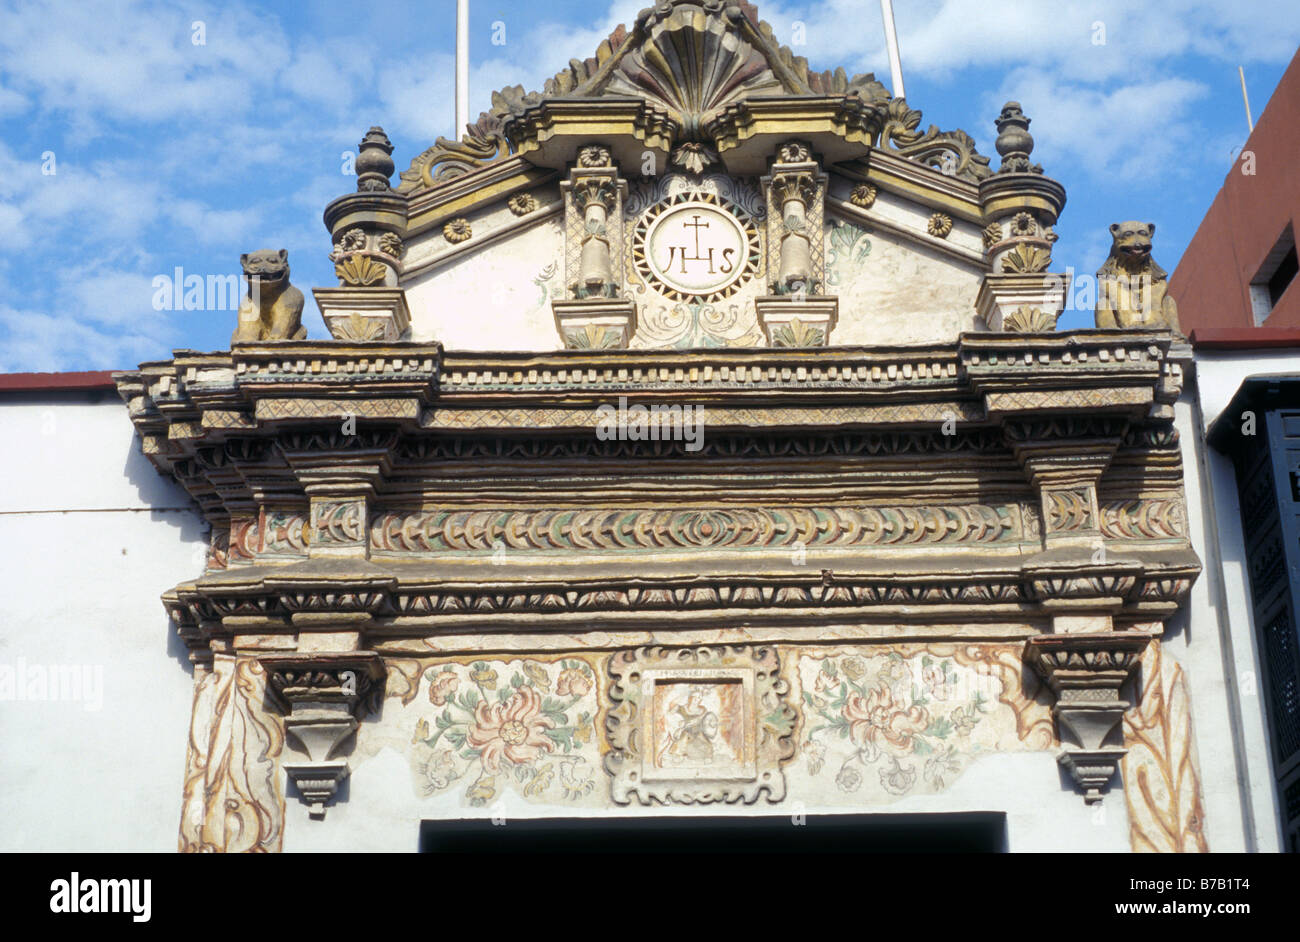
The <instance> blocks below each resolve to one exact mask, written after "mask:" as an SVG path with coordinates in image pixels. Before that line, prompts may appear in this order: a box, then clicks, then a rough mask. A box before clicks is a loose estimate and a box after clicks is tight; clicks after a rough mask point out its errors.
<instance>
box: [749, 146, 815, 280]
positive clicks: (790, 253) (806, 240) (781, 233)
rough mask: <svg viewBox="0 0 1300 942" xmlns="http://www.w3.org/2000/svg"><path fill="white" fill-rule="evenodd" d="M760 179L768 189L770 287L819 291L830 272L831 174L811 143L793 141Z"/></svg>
mask: <svg viewBox="0 0 1300 942" xmlns="http://www.w3.org/2000/svg"><path fill="white" fill-rule="evenodd" d="M760 182H761V183H762V186H763V189H764V191H765V192H766V193H767V272H768V274H767V281H768V288H769V289H770V290H771V292H772V294H774V295H778V296H780V295H787V294H798V295H810V294H819V293H820V292H821V290H822V288H823V286H824V284H825V274H826V273H825V253H824V246H823V240H822V229H823V220H824V219H825V201H826V174H824V173H822V172H821V165H820V164H818V162H817V161H816V160H815V159H813V155H812V151H811V149H810V148H809V147H808V145H807V144H805V143H803V142H801V141H789V142H787V143H785V144H782V145H781V146H780V147H779V148H778V149H777V154H776V158H775V160H774V162H773V163H772V169H771V172H770V173H769V174H768V175H767V176H765V177H763V178H762V180H761V181H760Z"/></svg>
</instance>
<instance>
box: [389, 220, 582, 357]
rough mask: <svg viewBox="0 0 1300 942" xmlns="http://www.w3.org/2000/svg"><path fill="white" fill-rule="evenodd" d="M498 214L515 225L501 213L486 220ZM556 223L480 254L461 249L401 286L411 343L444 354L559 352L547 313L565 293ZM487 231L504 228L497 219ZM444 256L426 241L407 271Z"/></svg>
mask: <svg viewBox="0 0 1300 942" xmlns="http://www.w3.org/2000/svg"><path fill="white" fill-rule="evenodd" d="M502 213H504V214H505V217H506V218H509V219H512V220H514V217H513V216H511V214H510V212H509V210H506V209H505V208H504V207H502V208H499V209H498V210H496V211H495V212H493V213H491V214H488V216H490V217H497V216H500V215H501V214H502ZM559 220H560V217H557V216H551V217H550V218H549V219H546V220H543V221H541V222H539V223H537V224H535V225H530V226H526V227H525V228H522V229H516V230H514V231H512V232H511V233H509V234H508V235H504V236H502V237H501V238H500V239H499V241H496V242H490V243H488V244H486V245H484V246H483V247H481V248H467V249H466V250H465V251H463V252H460V253H457V254H454V255H451V256H450V257H449V258H447V260H446V261H445V262H442V263H441V264H438V265H435V266H433V267H431V268H430V269H428V270H426V271H423V272H421V273H420V274H419V275H417V276H415V277H413V278H412V279H410V280H409V281H407V282H405V283H404V284H403V287H404V288H406V303H407V304H408V305H409V306H410V308H411V339H412V340H418V341H430V340H438V341H441V342H442V344H443V346H444V347H445V348H446V349H448V350H539V351H544V350H559V349H562V348H563V346H564V343H563V341H562V340H561V339H560V333H559V330H558V329H557V328H556V326H555V317H554V315H553V314H552V313H551V298H552V297H553V296H562V292H563V285H564V255H563V252H564V240H563V236H562V233H561V225H560V221H559ZM514 222H516V223H517V222H518V220H514ZM472 223H473V226H474V227H475V228H474V231H475V232H479V231H480V228H482V230H483V231H484V232H487V231H488V230H487V228H486V227H487V226H488V225H489V219H488V218H482V219H475V220H473V221H472ZM491 223H492V224H494V225H496V226H501V225H507V223H506V222H505V221H504V220H503V219H496V218H492V219H491ZM468 244H473V243H468ZM448 248H449V246H448V244H447V242H446V240H445V239H444V238H443V236H442V234H441V233H437V234H430V235H427V236H425V237H424V238H423V239H421V240H419V241H414V242H413V243H412V246H411V247H410V249H409V250H408V254H407V258H406V263H407V264H408V265H412V264H414V263H415V261H417V260H419V259H421V258H423V257H425V256H427V257H429V258H435V257H439V252H445V251H447V250H448Z"/></svg>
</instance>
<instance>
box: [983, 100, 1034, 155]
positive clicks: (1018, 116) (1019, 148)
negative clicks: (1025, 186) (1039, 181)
mask: <svg viewBox="0 0 1300 942" xmlns="http://www.w3.org/2000/svg"><path fill="white" fill-rule="evenodd" d="M994 123H995V124H996V125H997V128H998V139H997V141H996V142H995V143H994V146H995V147H996V148H997V150H998V153H999V154H1001V155H1002V166H1001V167H999V168H998V173H1042V172H1043V167H1042V165H1041V164H1032V165H1031V164H1030V163H1029V155H1030V154H1031V153H1033V150H1034V138H1033V136H1032V135H1031V134H1030V133H1029V119H1028V118H1026V117H1025V113H1024V111H1022V110H1021V108H1020V102H1018V101H1009V102H1007V103H1006V104H1005V105H1003V106H1002V113H1001V114H1000V115H999V116H998V118H997V120H996V121H995V122H994Z"/></svg>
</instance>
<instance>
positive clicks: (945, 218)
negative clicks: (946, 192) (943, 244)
mask: <svg viewBox="0 0 1300 942" xmlns="http://www.w3.org/2000/svg"><path fill="white" fill-rule="evenodd" d="M925 231H926V232H928V233H930V235H932V236H934V237H935V238H936V239H946V238H948V233H950V232H952V217H951V216H949V215H948V214H947V213H934V214H933V215H931V216H930V218H929V220H927V222H926V224H925Z"/></svg>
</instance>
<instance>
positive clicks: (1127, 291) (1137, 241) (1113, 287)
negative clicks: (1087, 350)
mask: <svg viewBox="0 0 1300 942" xmlns="http://www.w3.org/2000/svg"><path fill="white" fill-rule="evenodd" d="M1110 234H1111V240H1112V241H1111V247H1110V255H1109V256H1107V258H1106V261H1105V262H1104V263H1103V264H1102V266H1101V268H1099V269H1098V270H1097V312H1096V315H1097V326H1098V327H1108V328H1115V327H1168V328H1169V329H1170V330H1172V331H1173V332H1174V334H1175V335H1177V336H1179V337H1181V336H1182V329H1181V328H1180V327H1179V326H1178V304H1177V302H1175V301H1174V299H1173V297H1172V296H1171V295H1170V294H1168V291H1167V289H1168V284H1169V276H1168V275H1166V274H1165V270H1164V269H1163V268H1161V267H1160V266H1159V265H1157V264H1156V263H1155V260H1154V259H1152V258H1151V239H1152V237H1153V236H1154V235H1155V234H1156V226H1155V223H1153V222H1148V223H1141V222H1136V221H1134V220H1128V221H1126V222H1117V223H1112V224H1111V227H1110Z"/></svg>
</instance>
